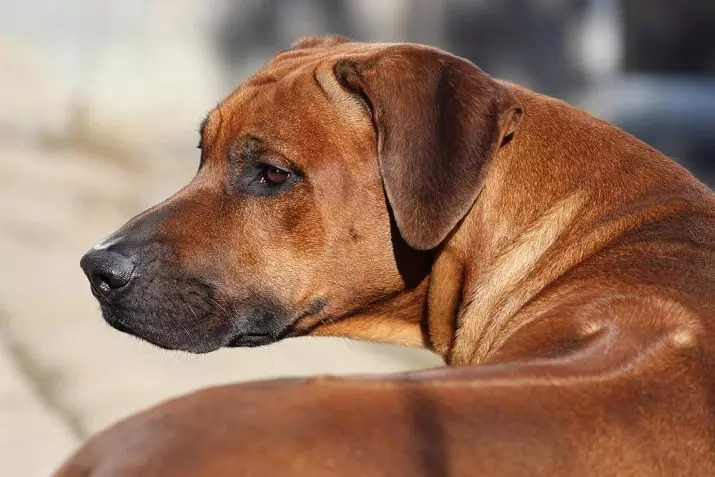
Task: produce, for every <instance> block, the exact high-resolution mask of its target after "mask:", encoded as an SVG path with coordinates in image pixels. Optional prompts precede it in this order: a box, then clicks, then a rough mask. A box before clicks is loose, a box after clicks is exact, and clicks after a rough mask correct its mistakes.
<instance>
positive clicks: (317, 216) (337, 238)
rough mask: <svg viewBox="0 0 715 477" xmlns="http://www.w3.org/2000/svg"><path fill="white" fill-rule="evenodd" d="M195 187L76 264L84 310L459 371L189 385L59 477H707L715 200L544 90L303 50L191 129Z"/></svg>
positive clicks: (713, 381)
mask: <svg viewBox="0 0 715 477" xmlns="http://www.w3.org/2000/svg"><path fill="white" fill-rule="evenodd" d="M201 149H202V158H201V166H200V169H199V172H198V173H197V175H196V177H195V178H194V180H193V181H192V182H191V183H190V184H189V185H188V186H187V187H185V188H184V189H182V190H181V191H180V192H179V193H177V194H176V195H175V196H174V197H172V198H170V199H168V200H167V201H166V202H164V203H162V204H160V205H158V206H156V207H154V208H153V209H150V210H148V211H147V212H145V213H143V214H141V215H139V216H138V217H136V218H135V219H133V220H132V221H130V222H129V223H128V224H127V225H125V226H124V227H123V228H122V229H120V230H119V231H118V232H117V233H115V234H114V235H112V236H111V237H110V238H108V239H106V240H105V241H104V242H102V243H101V244H100V245H98V246H96V247H95V248H94V249H92V250H91V251H90V252H88V253H87V255H85V257H83V259H82V266H83V268H84V270H85V272H86V273H87V275H88V277H89V279H90V281H91V283H92V289H93V291H94V293H95V295H96V296H97V297H98V299H99V300H100V303H101V304H102V310H103V314H104V317H105V319H107V321H108V322H109V323H110V324H112V325H113V326H115V327H117V328H119V329H121V330H123V331H127V332H130V333H133V334H135V335H137V336H140V337H142V338H144V339H146V340H148V341H151V342H153V343H155V344H157V345H159V346H163V347H167V348H175V349H183V350H188V351H194V352H207V351H211V350H214V349H216V348H219V347H222V346H251V345H261V344H266V343H269V342H272V341H275V340H278V339H281V338H283V337H288V336H298V335H305V334H314V335H342V336H349V337H353V338H361V339H370V340H376V341H385V342H394V343H401V344H405V345H415V346H427V347H429V348H430V349H433V350H434V351H436V352H437V353H439V354H441V355H442V356H443V357H444V358H445V360H446V361H447V362H448V363H451V364H476V363H483V365H482V366H476V367H470V368H460V369H457V370H446V371H435V372H427V373H418V374H415V375H408V376H407V377H405V376H401V377H397V376H396V377H393V378H391V379H373V380H364V379H358V380H356V379H347V380H317V381H309V382H302V381H298V382H296V381H288V382H284V381H278V382H274V383H266V384H251V385H240V386H234V387H228V388H219V389H215V390H208V391H203V392H201V393H198V394H195V395H193V396H190V397H187V398H184V399H180V400H178V401H175V402H173V403H169V404H167V405H165V406H163V407H160V408H158V409H155V410H153V411H150V412H148V413H146V414H142V415H139V416H138V417H136V418H133V419H131V420H129V421H127V422H125V423H123V424H121V425H120V426H119V427H117V428H116V429H114V430H112V431H109V433H107V434H104V435H101V436H100V437H99V438H97V439H95V440H93V441H92V442H91V443H90V444H89V446H88V447H86V448H85V449H83V450H82V451H80V453H79V454H78V456H77V457H75V458H74V459H73V460H72V461H70V462H69V463H68V464H67V466H66V467H65V468H64V469H65V470H63V471H61V472H60V474H59V475H63V476H78V475H83V476H86V475H91V476H100V475H116V476H120V475H121V476H124V475H181V476H183V475H186V476H195V475H216V476H219V475H221V476H222V475H306V476H309V475H311V476H318V475H334V474H337V475H440V476H441V475H715V402H714V401H713V399H714V396H715V361H714V360H713V358H714V353H715V328H714V326H713V319H714V318H715V298H714V297H715V197H714V194H713V193H712V191H710V190H709V189H708V188H706V187H705V186H704V185H702V184H701V183H699V182H698V181H697V180H695V179H694V178H693V177H692V176H691V175H690V174H689V173H688V172H686V171H685V170H684V169H682V168H681V167H680V166H678V165H676V164H675V163H674V162H673V161H671V160H669V159H668V158H666V157H664V156H663V155H662V154H660V153H658V152H657V151H655V150H653V149H652V148H650V147H649V146H647V145H646V144H643V143H642V142H640V141H638V140H636V139H635V138H633V137H631V136H630V135H628V134H626V133H624V132H622V131H620V130H618V129H616V128H614V127H613V126H610V125H608V124H606V123H604V122H602V121H599V120H597V119H594V118H593V117H591V116H588V115H587V114H585V113H583V112H581V111H578V110H576V109H574V108H572V107H570V106H568V105H566V104H564V103H563V102H560V101H557V100H554V99H551V98H548V97H545V96H541V95H538V94H536V93H533V92H531V91H528V90H525V89H523V88H520V87H518V86H516V85H513V84H509V83H505V82H501V81H497V80H494V79H492V78H491V77H489V76H487V75H486V74H484V73H483V72H482V71H480V70H479V69H477V68H476V67H475V66H474V65H472V64H471V63H469V62H468V61H466V60H463V59H461V58H457V57H455V56H452V55H449V54H447V53H444V52H441V51H439V50H436V49H433V48H429V47H424V46H418V45H406V44H376V45H369V44H360V43H351V42H349V41H345V40H344V39H341V38H334V37H329V38H309V39H306V40H303V41H301V42H299V43H298V44H297V45H296V46H295V47H294V48H293V49H291V50H288V51H285V52H283V53H281V54H279V55H278V56H277V57H276V58H275V59H273V60H272V61H271V62H269V63H268V64H267V65H266V66H265V67H264V68H263V69H262V70H261V71H260V72H259V73H258V74H256V75H255V76H253V77H252V78H251V79H249V80H248V81H247V82H246V83H245V84H244V85H242V86H241V87H240V88H238V89H237V90H236V91H235V92H234V93H233V94H232V95H231V96H230V97H229V98H228V99H226V100H225V101H224V102H222V103H221V104H220V105H219V106H218V107H217V108H216V109H215V110H214V111H212V112H211V114H210V115H209V116H208V118H207V119H206V121H205V122H204V125H203V127H202V138H201Z"/></svg>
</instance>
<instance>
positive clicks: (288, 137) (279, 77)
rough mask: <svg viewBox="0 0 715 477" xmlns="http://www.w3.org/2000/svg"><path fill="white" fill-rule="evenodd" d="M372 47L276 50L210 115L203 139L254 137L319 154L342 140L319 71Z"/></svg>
mask: <svg viewBox="0 0 715 477" xmlns="http://www.w3.org/2000/svg"><path fill="white" fill-rule="evenodd" d="M371 48H374V45H364V44H360V43H347V44H342V45H334V46H331V47H327V48H305V49H298V50H288V51H285V52H282V53H280V54H278V55H277V56H276V57H274V58H273V59H272V60H271V61H269V62H268V63H267V64H266V65H265V66H264V67H263V68H262V69H261V70H259V71H258V72H257V73H256V74H254V75H253V76H251V77H250V78H249V79H248V80H246V81H245V82H244V83H243V84H242V85H240V86H239V87H238V88H236V90H234V91H233V92H232V93H231V94H230V95H229V96H228V97H227V98H226V99H225V100H224V101H222V102H221V103H220V104H219V105H218V106H217V107H216V108H215V109H214V110H213V111H211V113H209V115H208V116H207V118H206V119H205V121H204V122H203V124H202V127H201V135H202V142H203V143H204V144H214V145H218V146H219V147H227V146H229V145H230V142H231V141H232V140H237V139H240V138H241V137H246V136H254V137H257V138H259V139H263V140H266V141H269V142H270V143H271V145H272V146H273V147H275V148H277V149H278V150H280V151H281V152H286V153H290V152H291V149H292V150H293V151H292V152H294V153H295V154H300V155H303V156H305V155H308V156H309V155H311V154H316V155H319V154H320V153H321V152H322V151H321V149H322V148H325V147H329V145H330V144H331V143H335V142H336V141H339V138H338V137H337V136H338V135H339V134H340V133H339V131H338V128H336V127H335V124H336V123H339V122H340V118H339V117H338V115H339V111H338V109H337V108H336V107H335V105H334V104H332V102H331V100H330V98H329V97H328V95H327V94H326V93H325V91H324V90H323V88H322V87H321V86H320V84H319V82H318V80H317V76H316V75H317V74H318V71H319V70H323V71H326V70H330V69H331V68H332V65H333V64H334V63H335V62H336V61H339V60H340V59H343V58H347V57H351V56H354V55H356V54H360V53H363V52H367V50H368V49H371ZM333 136H336V137H333ZM296 138H301V140H300V141H296ZM305 138H312V140H304V139H305ZM296 148H300V149H301V150H300V151H295V149H296Z"/></svg>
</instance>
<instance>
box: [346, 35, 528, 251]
mask: <svg viewBox="0 0 715 477" xmlns="http://www.w3.org/2000/svg"><path fill="white" fill-rule="evenodd" d="M333 72H334V74H335V77H336V78H337V80H338V82H339V83H340V84H341V85H342V86H343V87H344V88H346V89H347V90H349V91H350V92H352V93H353V94H355V95H357V96H358V98H359V99H360V100H361V102H362V103H364V104H365V106H366V108H367V109H368V112H369V115H370V116H371V118H372V121H373V124H374V126H375V129H376V132H377V142H378V143H377V151H378V157H379V165H380V172H381V174H382V180H383V184H384V187H385V191H386V194H387V200H388V202H389V204H390V206H391V208H392V212H393V214H394V217H395V222H396V223H397V227H398V229H399V231H400V234H401V235H402V237H403V238H404V240H405V241H406V242H407V243H408V244H409V245H410V246H411V247H414V248H416V249H420V250H429V249H433V248H435V247H437V246H438V245H439V244H440V243H441V242H442V241H444V239H445V238H446V237H447V236H448V235H449V233H450V232H451V231H452V230H453V229H454V227H455V226H456V225H457V224H458V223H459V221H461V220H462V219H463V218H464V216H465V215H466V214H467V212H469V209H470V208H471V207H472V205H473V203H474V201H475V200H476V198H477V195H478V194H479V191H480V189H481V185H482V179H483V175H484V171H485V167H486V166H487V164H488V163H489V160H490V159H491V158H492V157H493V156H494V154H495V153H496V151H497V150H498V148H499V147H500V146H501V144H502V143H503V142H506V141H505V139H509V138H510V137H511V135H512V134H513V133H514V130H515V129H516V127H517V125H518V123H519V121H520V119H521V116H522V108H521V105H520V104H519V103H518V102H517V101H516V99H515V98H514V97H513V96H512V95H511V93H510V92H509V91H508V90H507V89H506V88H505V87H504V86H502V85H500V84H499V83H497V82H496V81H494V80H493V79H492V78H491V77H489V76H488V75H487V74H485V73H484V72H483V71H481V70H480V69H479V68H477V67H476V66H475V65H474V64H472V63H470V62H469V61H467V60H465V59H462V58H459V57H456V56H453V55H450V54H448V53H445V52H442V51H440V50H437V49H433V48H428V47H421V46H417V45H392V46H388V47H386V48H385V49H383V50H382V51H380V52H378V53H376V54H370V55H366V56H364V57H353V58H349V59H345V60H340V61H338V62H337V63H336V64H335V65H334V66H333Z"/></svg>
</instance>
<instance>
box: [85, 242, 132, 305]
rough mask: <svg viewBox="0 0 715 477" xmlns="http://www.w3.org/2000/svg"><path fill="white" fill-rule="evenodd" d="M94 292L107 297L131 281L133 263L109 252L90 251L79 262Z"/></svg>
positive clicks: (115, 253)
mask: <svg viewBox="0 0 715 477" xmlns="http://www.w3.org/2000/svg"><path fill="white" fill-rule="evenodd" d="M79 265H80V267H82V270H84V273H85V275H87V278H88V279H89V282H90V283H91V284H92V288H93V289H94V291H95V292H97V293H99V294H101V295H105V296H106V295H107V294H109V293H110V292H112V291H113V290H116V289H118V288H122V287H123V286H125V285H126V284H127V283H129V281H130V280H131V279H132V272H134V263H133V262H132V261H131V260H130V259H128V258H127V257H125V256H124V255H122V254H119V253H117V252H112V251H110V250H97V249H92V250H90V251H89V252H87V253H85V254H84V256H83V257H82V260H80V262H79Z"/></svg>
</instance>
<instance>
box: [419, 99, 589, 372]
mask: <svg viewBox="0 0 715 477" xmlns="http://www.w3.org/2000/svg"><path fill="white" fill-rule="evenodd" d="M523 94H524V95H525V96H524V97H521V98H520V100H522V101H525V102H526V104H525V109H526V112H527V114H526V117H525V119H524V121H523V123H522V124H521V125H520V127H519V130H518V131H517V133H516V134H515V136H514V138H513V139H512V140H511V141H510V142H509V144H508V145H506V146H504V147H503V148H502V149H501V150H500V151H499V152H498V153H497V155H496V157H495V158H494V160H493V161H492V163H491V165H490V166H489V170H488V172H487V175H486V178H485V182H484V186H483V189H482V191H481V193H480V195H479V198H478V200H477V202H476V203H475V204H474V206H473V208H472V210H471V211H470V213H469V214H468V215H467V216H466V217H465V219H464V221H463V222H462V224H461V225H460V227H459V229H458V230H457V231H456V232H455V233H454V235H453V236H452V237H451V239H450V240H449V241H448V242H447V243H446V244H445V246H444V248H443V250H442V252H441V253H440V255H439V257H438V258H437V260H436V262H435V266H434V268H433V272H432V274H431V278H430V290H429V298H428V303H429V306H428V307H427V309H428V312H427V313H428V316H427V318H426V320H427V323H428V330H429V332H428V335H429V337H430V341H431V345H432V347H433V348H434V349H435V351H437V352H439V353H440V354H442V355H443V356H444V357H445V359H446V360H447V361H448V362H449V363H452V364H467V363H478V362H483V361H485V360H487V359H488V358H489V356H490V355H491V354H492V353H493V352H494V351H495V350H496V349H498V348H499V346H500V345H501V344H503V343H504V342H505V341H506V340H507V339H508V337H509V336H510V335H511V334H512V333H513V332H514V331H515V330H516V329H517V328H518V327H519V326H520V325H521V324H522V320H521V317H520V316H519V314H518V312H519V310H520V309H521V308H522V307H523V306H524V305H525V304H526V303H527V302H528V301H529V300H531V299H532V298H533V297H535V296H536V295H537V294H539V292H541V291H542V290H543V289H544V287H546V286H547V285H548V284H549V283H550V282H552V281H553V280H555V279H556V278H558V276H559V275H560V274H562V273H564V272H565V271H566V270H568V269H569V268H571V267H573V266H574V265H575V263H576V262H577V261H578V260H580V257H579V256H577V255H574V254H564V255H563V256H556V257H555V256H554V253H553V251H554V249H555V248H556V247H555V245H556V244H557V243H558V242H563V241H564V236H565V235H566V234H567V231H568V230H569V229H570V228H571V227H572V226H573V225H574V223H575V222H577V221H578V220H579V218H580V217H581V216H582V215H583V210H584V207H585V205H586V201H587V198H588V195H587V193H586V192H584V190H582V189H580V188H579V187H578V186H572V187H571V188H562V189H561V190H555V189H554V188H550V187H551V185H550V184H545V183H539V180H538V177H539V173H538V171H536V172H535V168H537V167H538V165H539V164H541V166H542V167H562V166H563V164H558V157H554V156H552V157H549V158H539V157H537V154H538V147H537V148H535V147H534V146H535V145H534V144H533V143H531V144H530V143H527V141H533V139H532V138H533V137H534V136H535V135H539V134H542V135H543V134H544V132H543V131H536V130H534V128H535V126H534V125H535V124H539V123H540V121H541V118H533V117H529V116H530V115H529V113H530V112H531V111H530V108H529V101H530V100H532V98H531V95H533V96H536V95H535V94H533V93H523ZM563 107H565V108H568V109H570V108H569V107H568V106H566V105H563ZM542 175H543V174H542ZM546 263H548V265H549V266H548V267H546V266H545V264H546ZM455 277H459V279H458V280H455ZM445 317H453V318H452V319H451V320H446V319H445Z"/></svg>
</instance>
